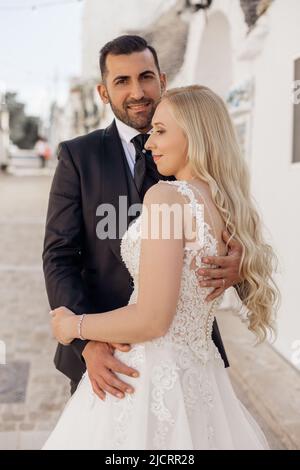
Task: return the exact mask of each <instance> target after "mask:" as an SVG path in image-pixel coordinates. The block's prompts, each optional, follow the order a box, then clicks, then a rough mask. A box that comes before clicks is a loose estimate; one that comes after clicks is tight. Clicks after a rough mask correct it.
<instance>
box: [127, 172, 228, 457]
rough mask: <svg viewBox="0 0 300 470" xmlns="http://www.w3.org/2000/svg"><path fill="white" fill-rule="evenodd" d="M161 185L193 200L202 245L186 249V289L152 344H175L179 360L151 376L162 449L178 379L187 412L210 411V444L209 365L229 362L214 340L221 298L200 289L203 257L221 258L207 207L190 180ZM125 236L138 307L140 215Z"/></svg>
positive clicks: (158, 445)
mask: <svg viewBox="0 0 300 470" xmlns="http://www.w3.org/2000/svg"><path fill="white" fill-rule="evenodd" d="M158 184H171V185H173V186H174V187H176V189H177V190H178V191H179V192H180V194H181V195H183V196H184V197H185V198H186V199H187V200H188V205H189V207H190V210H191V213H192V216H193V217H194V218H195V221H196V227H197V231H196V233H197V236H198V240H197V243H189V244H188V243H187V244H186V245H185V247H184V260H183V270H182V278H181V287H180V293H179V298H178V303H177V308H176V312H175V315H174V318H173V321H172V324H171V326H170V328H169V330H168V332H167V333H166V334H165V335H164V336H163V337H160V338H157V339H154V340H152V341H150V342H149V343H151V344H152V346H154V347H155V349H157V348H166V347H169V346H170V345H171V347H172V350H173V352H174V361H166V362H165V363H160V364H157V365H156V366H154V367H153V370H152V372H151V381H152V385H153V386H154V388H153V391H152V403H151V411H152V413H153V414H154V415H155V417H156V420H157V425H156V428H155V433H154V436H153V445H154V447H155V448H157V449H163V448H165V439H166V436H167V435H168V433H169V432H170V430H171V428H172V426H173V425H174V422H175V421H174V419H175V418H174V416H173V414H172V413H174V412H175V411H176V410H171V409H170V408H169V407H168V401H167V394H168V392H170V391H171V389H172V388H174V387H175V384H176V383H177V382H178V381H179V382H180V384H181V385H180V386H181V388H182V393H183V397H184V403H185V406H186V410H187V412H188V414H189V415H191V414H192V413H193V410H194V409H195V406H197V404H199V403H201V404H202V405H203V408H204V409H205V410H206V415H207V416H206V418H207V421H206V422H207V432H208V436H209V440H211V441H212V440H213V436H214V431H213V426H212V424H211V421H210V419H209V415H210V410H211V409H212V407H213V392H212V385H211V383H210V380H209V378H208V376H207V373H206V367H205V366H206V365H207V363H208V362H209V361H211V362H212V363H214V365H216V364H217V365H219V366H220V367H224V364H223V361H222V359H221V356H220V354H219V351H218V349H217V348H216V346H215V345H214V343H213V341H212V337H211V335H212V325H213V321H214V316H215V310H216V309H217V308H218V306H219V304H220V302H221V300H222V299H221V298H218V299H216V300H215V301H213V302H210V303H208V302H206V301H205V298H206V296H207V295H208V293H209V292H210V291H211V289H209V288H201V287H200V286H199V280H198V277H197V274H196V272H197V270H198V269H199V268H200V267H201V266H202V262H201V258H203V257H205V256H214V255H216V254H217V240H216V239H215V237H214V236H213V234H212V231H211V227H210V226H209V225H208V224H207V223H206V222H205V221H204V206H203V204H202V203H199V202H197V199H196V197H195V195H194V192H193V190H192V189H191V188H190V187H189V185H188V183H187V182H185V181H172V182H169V181H166V182H160V183H158ZM201 224H202V227H201ZM125 235H126V237H125ZM125 235H124V237H123V239H122V242H121V256H122V259H123V262H124V263H125V265H126V266H127V268H128V269H129V271H130V274H131V276H132V278H133V282H134V291H133V293H132V295H131V298H130V301H129V303H134V302H136V300H137V294H138V274H139V257H140V247H141V216H139V217H138V218H137V219H135V221H134V222H133V223H132V224H131V226H130V227H129V229H128V231H127V234H125ZM200 371H201V372H200ZM132 399H133V397H130V398H128V399H127V400H128V401H127V403H128V406H129V405H130V409H131V407H132V403H133V401H132ZM126 419H128V415H126Z"/></svg>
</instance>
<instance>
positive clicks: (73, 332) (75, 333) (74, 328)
mask: <svg viewBox="0 0 300 470" xmlns="http://www.w3.org/2000/svg"><path fill="white" fill-rule="evenodd" d="M80 317H81V315H80ZM69 320H70V336H71V337H72V338H73V339H79V330H78V322H79V321H80V318H79V316H78V315H73V316H72V317H70V319H69Z"/></svg>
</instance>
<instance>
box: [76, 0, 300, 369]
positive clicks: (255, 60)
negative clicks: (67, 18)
mask: <svg viewBox="0 0 300 470" xmlns="http://www.w3.org/2000/svg"><path fill="white" fill-rule="evenodd" d="M206 5H207V6H208V8H200V6H202V7H203V6H206ZM141 6H142V8H141ZM128 32H134V33H137V34H140V35H143V36H145V37H146V38H147V39H148V40H149V41H150V42H151V43H152V44H153V45H154V46H155V47H156V48H157V50H158V54H159V57H160V61H161V67H162V69H163V70H164V71H166V72H167V73H168V76H169V85H170V86H171V85H185V84H192V83H198V84H204V85H207V86H209V87H211V88H213V89H214V90H215V91H216V92H218V93H219V94H221V95H222V96H223V97H224V98H225V99H226V100H227V101H228V105H229V108H230V111H231V113H232V116H233V118H234V120H235V123H236V126H237V129H238V133H239V136H240V139H241V144H242V148H243V151H244V156H245V158H246V159H247V161H248V164H249V166H250V169H251V175H252V189H253V194H254V196H255V199H256V200H257V202H258V205H259V207H260V209H261V212H262V215H263V219H264V221H265V225H266V227H267V229H268V231H267V233H269V235H268V237H269V239H270V241H271V243H272V244H273V245H274V247H275V249H276V251H277V253H278V255H279V260H280V272H279V274H278V276H277V281H278V284H279V287H280V290H281V292H282V304H281V308H280V313H279V321H278V339H277V342H276V343H275V348H277V350H278V351H279V352H280V353H282V354H283V355H284V356H285V357H286V358H287V359H288V360H289V361H291V362H293V363H294V364H295V365H296V366H297V367H299V368H300V300H299V297H298V289H299V285H300V284H299V282H300V281H299V271H298V267H299V266H300V252H299V250H298V246H299V240H300V221H299V219H298V216H299V214H300V163H299V162H300V105H298V106H297V105H294V103H293V96H294V95H293V84H294V81H295V80H296V79H298V80H300V2H299V0H273V1H272V0H212V1H209V0H206V1H205V0H202V1H198V2H197V1H196V0H186V1H176V0H169V1H161V0H143V1H142V2H141V1H140V0H127V1H126V2H124V1H123V0H113V1H111V2H104V1H98V0H86V2H85V10H84V16H83V31H82V38H83V60H82V64H83V66H82V81H81V83H80V84H79V85H78V87H76V89H75V92H76V93H78V95H80V99H78V100H77V102H78V103H79V107H78V109H77V118H78V116H79V115H80V113H81V114H82V118H81V120H80V119H79V118H78V119H79V124H78V122H77V124H78V126H77V128H76V133H82V132H85V131H88V130H91V129H93V128H95V127H99V126H103V125H106V124H107V122H108V121H109V119H110V117H111V116H110V115H109V114H108V113H107V111H105V110H104V109H103V107H102V106H101V104H100V103H99V100H98V99H97V97H96V94H95V91H94V90H95V83H96V82H97V80H98V79H99V71H98V53H99V49H100V48H101V47H102V46H103V45H104V43H105V42H106V41H108V40H110V39H112V38H114V37H116V36H118V35H119V34H123V33H128ZM295 95H296V98H297V93H296V94H295ZM298 98H299V100H298V101H300V92H298ZM75 101H76V100H75ZM78 113H79V114H78ZM227 302H231V299H230V298H229V297H228V298H227Z"/></svg>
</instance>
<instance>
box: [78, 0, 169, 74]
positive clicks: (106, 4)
mask: <svg viewBox="0 0 300 470" xmlns="http://www.w3.org/2000/svg"><path fill="white" fill-rule="evenodd" d="M175 3H176V0H142V1H141V0H126V1H125V0H112V1H107V0H85V6H84V12H83V28H82V45H83V47H82V79H83V80H86V79H90V78H94V77H98V76H99V65H98V57H99V50H100V49H101V47H102V46H104V44H105V43H106V42H108V41H110V40H112V39H114V38H115V37H117V36H119V35H121V34H123V33H124V32H126V31H127V30H131V29H139V30H140V29H144V28H147V26H149V25H150V24H151V23H152V22H153V21H155V19H156V18H158V16H159V15H161V14H162V13H163V12H164V11H166V10H167V9H168V8H170V6H172V5H174V4H175Z"/></svg>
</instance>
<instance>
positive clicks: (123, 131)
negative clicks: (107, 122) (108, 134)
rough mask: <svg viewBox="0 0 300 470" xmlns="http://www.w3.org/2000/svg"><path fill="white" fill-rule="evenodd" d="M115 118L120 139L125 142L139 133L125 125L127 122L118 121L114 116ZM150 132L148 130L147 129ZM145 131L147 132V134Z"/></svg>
mask: <svg viewBox="0 0 300 470" xmlns="http://www.w3.org/2000/svg"><path fill="white" fill-rule="evenodd" d="M115 120H116V126H117V129H118V133H119V136H120V138H121V140H124V142H126V143H127V144H129V142H130V141H131V140H132V139H133V138H134V137H135V136H137V135H139V134H140V132H139V131H137V130H136V129H134V128H133V127H130V126H127V124H124V122H122V121H120V119H118V118H115ZM149 132H150V131H149ZM149 132H147V134H149Z"/></svg>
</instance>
